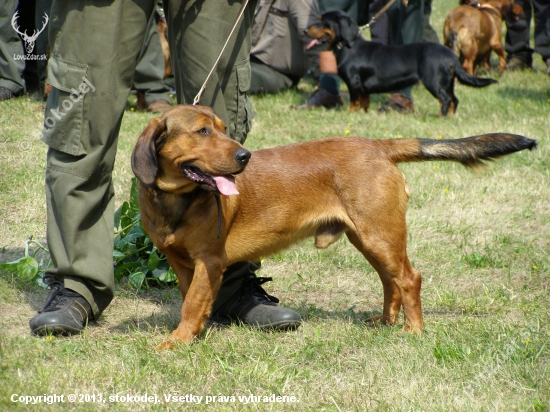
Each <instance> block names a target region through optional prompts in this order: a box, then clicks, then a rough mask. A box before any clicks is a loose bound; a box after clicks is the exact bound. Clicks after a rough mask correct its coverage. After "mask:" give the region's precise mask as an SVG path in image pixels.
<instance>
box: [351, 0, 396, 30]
mask: <svg viewBox="0 0 550 412" xmlns="http://www.w3.org/2000/svg"><path fill="white" fill-rule="evenodd" d="M393 3H395V0H390V1H388V2H387V3H386V5H385V6H384V7H382V8H381V9H380V10H379V11H378V13H376V14H375V15H374V16H372V18H371V19H370V21H369V22H368V23H367V24H365V25H364V26H361V27H359V31H363V30H365V29H368V28H369V27H370V26H372V25H373V24H374V22H376V19H377V18H378V17H380V16H381V15H382V14H383V13H385V12H386V10H388V9H389V8H390V6H391V5H392V4H393Z"/></svg>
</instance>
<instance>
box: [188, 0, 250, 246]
mask: <svg viewBox="0 0 550 412" xmlns="http://www.w3.org/2000/svg"><path fill="white" fill-rule="evenodd" d="M247 5H248V0H243V2H242V3H241V8H240V9H239V14H238V15H237V18H236V19H235V23H233V27H232V28H231V31H230V32H229V36H227V40H226V41H225V44H224V45H223V47H222V49H221V51H220V54H218V58H217V59H216V61H215V62H214V65H213V66H212V69H211V70H210V73H208V76H206V80H205V81H204V83H203V84H202V87H201V88H200V90H199V92H198V93H197V95H196V96H195V98H194V99H193V106H196V105H197V104H198V103H199V101H200V100H201V97H202V94H203V93H204V91H205V90H206V83H208V80H210V77H211V76H212V73H214V70H215V69H216V67H217V66H218V63H219V62H220V59H221V57H222V55H223V52H224V51H225V48H226V47H227V45H228V43H229V40H230V39H231V36H233V32H234V31H235V29H236V28H237V24H238V23H239V20H240V19H241V17H242V15H243V13H244V10H245V9H246V6H247ZM214 197H215V198H216V205H217V206H218V230H217V232H216V236H217V238H218V239H219V238H220V236H221V234H222V219H223V215H222V204H221V200H220V195H219V194H215V195H214Z"/></svg>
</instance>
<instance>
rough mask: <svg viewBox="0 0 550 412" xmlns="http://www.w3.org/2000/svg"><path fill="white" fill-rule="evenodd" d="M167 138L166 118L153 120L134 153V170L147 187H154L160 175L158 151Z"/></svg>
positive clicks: (142, 134) (146, 128)
mask: <svg viewBox="0 0 550 412" xmlns="http://www.w3.org/2000/svg"><path fill="white" fill-rule="evenodd" d="M165 137H166V117H165V118H163V119H162V120H160V119H153V120H151V122H149V124H148V125H147V127H145V129H144V130H143V133H141V136H139V138H138V141H137V143H136V147H134V152H133V153H132V170H133V171H134V175H136V177H137V178H138V180H139V181H140V182H141V183H143V184H144V185H146V186H152V185H153V184H154V183H155V181H156V179H157V174H158V159H157V150H158V149H159V144H160V143H161V141H162V140H163V139H164V138H165Z"/></svg>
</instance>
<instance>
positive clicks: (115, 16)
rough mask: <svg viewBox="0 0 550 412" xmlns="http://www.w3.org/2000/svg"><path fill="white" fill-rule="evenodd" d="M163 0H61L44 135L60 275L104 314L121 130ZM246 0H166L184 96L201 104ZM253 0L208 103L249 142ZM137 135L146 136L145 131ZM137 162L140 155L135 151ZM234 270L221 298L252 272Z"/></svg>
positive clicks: (53, 271) (54, 14) (54, 19)
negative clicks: (198, 96)
mask: <svg viewBox="0 0 550 412" xmlns="http://www.w3.org/2000/svg"><path fill="white" fill-rule="evenodd" d="M155 3H156V0H71V1H67V0H54V2H53V5H52V9H51V14H50V23H49V38H50V45H51V58H50V61H49V66H48V81H49V83H51V85H52V86H53V89H52V92H51V93H50V95H49V98H48V102H47V104H46V112H45V120H44V130H43V132H42V136H41V138H42V140H43V141H44V142H45V143H46V144H47V145H48V146H49V149H48V153H47V164H46V202H47V241H48V246H49V249H50V253H51V257H52V262H53V266H52V267H51V268H50V269H49V270H48V271H47V273H46V275H45V281H46V282H47V281H48V279H51V276H55V277H57V278H59V279H62V280H63V281H64V284H65V287H66V288H68V289H72V290H74V291H76V292H78V293H80V294H81V295H83V296H84V298H85V299H86V300H87V301H88V302H89V303H90V305H91V307H92V310H93V313H94V317H95V318H96V319H97V318H98V317H99V316H100V315H101V313H102V312H103V310H104V309H105V308H106V307H107V305H108V304H109V303H110V302H111V300H112V298H113V294H114V274H113V260H112V251H113V232H114V228H113V225H114V222H113V220H114V219H113V216H114V197H113V196H114V190H113V183H112V173H113V165H114V161H115V155H116V149H117V138H118V133H119V130H120V125H121V120H122V116H123V113H124V108H125V105H126V99H127V96H128V93H129V91H130V86H131V84H132V79H133V76H134V70H135V67H136V64H137V62H138V58H139V55H140V52H141V49H142V46H143V42H144V38H145V35H146V32H147V22H148V20H149V19H150V18H151V17H152V15H153V10H154V6H155ZM240 6H241V3H240V1H228V0H226V1H213V0H206V1H186V0H169V1H165V3H164V9H165V12H166V16H167V21H168V26H169V36H170V43H171V45H170V47H171V50H170V52H171V55H172V57H173V60H172V61H173V63H172V64H173V67H174V69H175V77H176V87H177V98H178V103H192V102H193V98H194V97H195V95H196V94H197V92H198V90H199V88H200V87H201V85H202V83H203V82H204V80H205V79H206V76H207V74H208V72H209V71H210V69H211V67H212V66H213V64H214V62H215V60H216V58H217V56H218V53H219V51H220V50H221V48H222V46H223V44H224V42H225V40H226V38H227V36H228V34H229V32H230V30H231V26H232V25H233V23H234V21H235V19H236V16H237V14H238V11H239V8H240ZM254 8H255V2H254V1H252V2H251V4H249V6H248V8H247V10H246V12H245V13H244V15H243V18H242V19H241V22H240V24H239V27H238V29H237V30H236V32H235V33H234V34H233V37H232V39H231V40H230V42H229V44H228V46H227V49H226V51H225V53H224V55H223V57H222V59H221V60H220V63H219V65H218V67H217V69H216V71H215V72H214V74H213V75H212V77H211V79H210V81H209V83H208V85H207V88H206V91H205V93H204V95H203V97H202V99H201V101H200V104H202V105H205V106H210V107H212V108H213V109H214V111H215V112H216V113H217V114H218V116H220V117H221V118H222V119H223V120H224V121H225V122H226V123H227V126H228V134H229V135H230V136H231V137H232V138H234V139H236V140H238V141H240V142H243V141H244V139H245V138H246V135H247V133H248V131H249V129H250V125H251V117H252V116H251V110H250V107H249V104H248V100H247V98H246V93H245V92H246V91H247V89H248V87H249V84H250V64H249V53H250V24H251V21H252V16H253V12H254ZM136 139H137V136H136ZM127 161H128V162H129V161H130V159H127ZM237 269H238V270H235V271H233V273H230V274H227V273H226V274H225V275H224V282H223V284H222V289H221V290H220V293H219V296H218V300H217V301H216V305H215V307H216V306H219V305H220V304H221V303H223V302H224V301H225V300H226V299H227V298H228V297H230V296H231V295H232V294H233V293H234V291H235V290H236V289H237V288H238V287H239V286H240V284H241V283H242V280H241V279H242V278H243V276H245V275H246V274H248V273H249V271H250V269H249V267H248V265H247V264H245V263H243V264H242V265H238V267H237Z"/></svg>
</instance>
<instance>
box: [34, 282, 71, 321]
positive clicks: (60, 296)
mask: <svg viewBox="0 0 550 412" xmlns="http://www.w3.org/2000/svg"><path fill="white" fill-rule="evenodd" d="M50 288H51V292H50V294H49V295H48V299H46V303H44V307H43V308H42V309H41V310H39V311H38V313H42V312H53V311H54V310H57V305H59V304H60V303H62V302H63V301H65V299H66V298H67V297H69V296H70V294H71V292H69V291H68V290H67V289H65V288H64V287H63V285H62V284H61V282H58V281H55V282H53V283H50Z"/></svg>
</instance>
